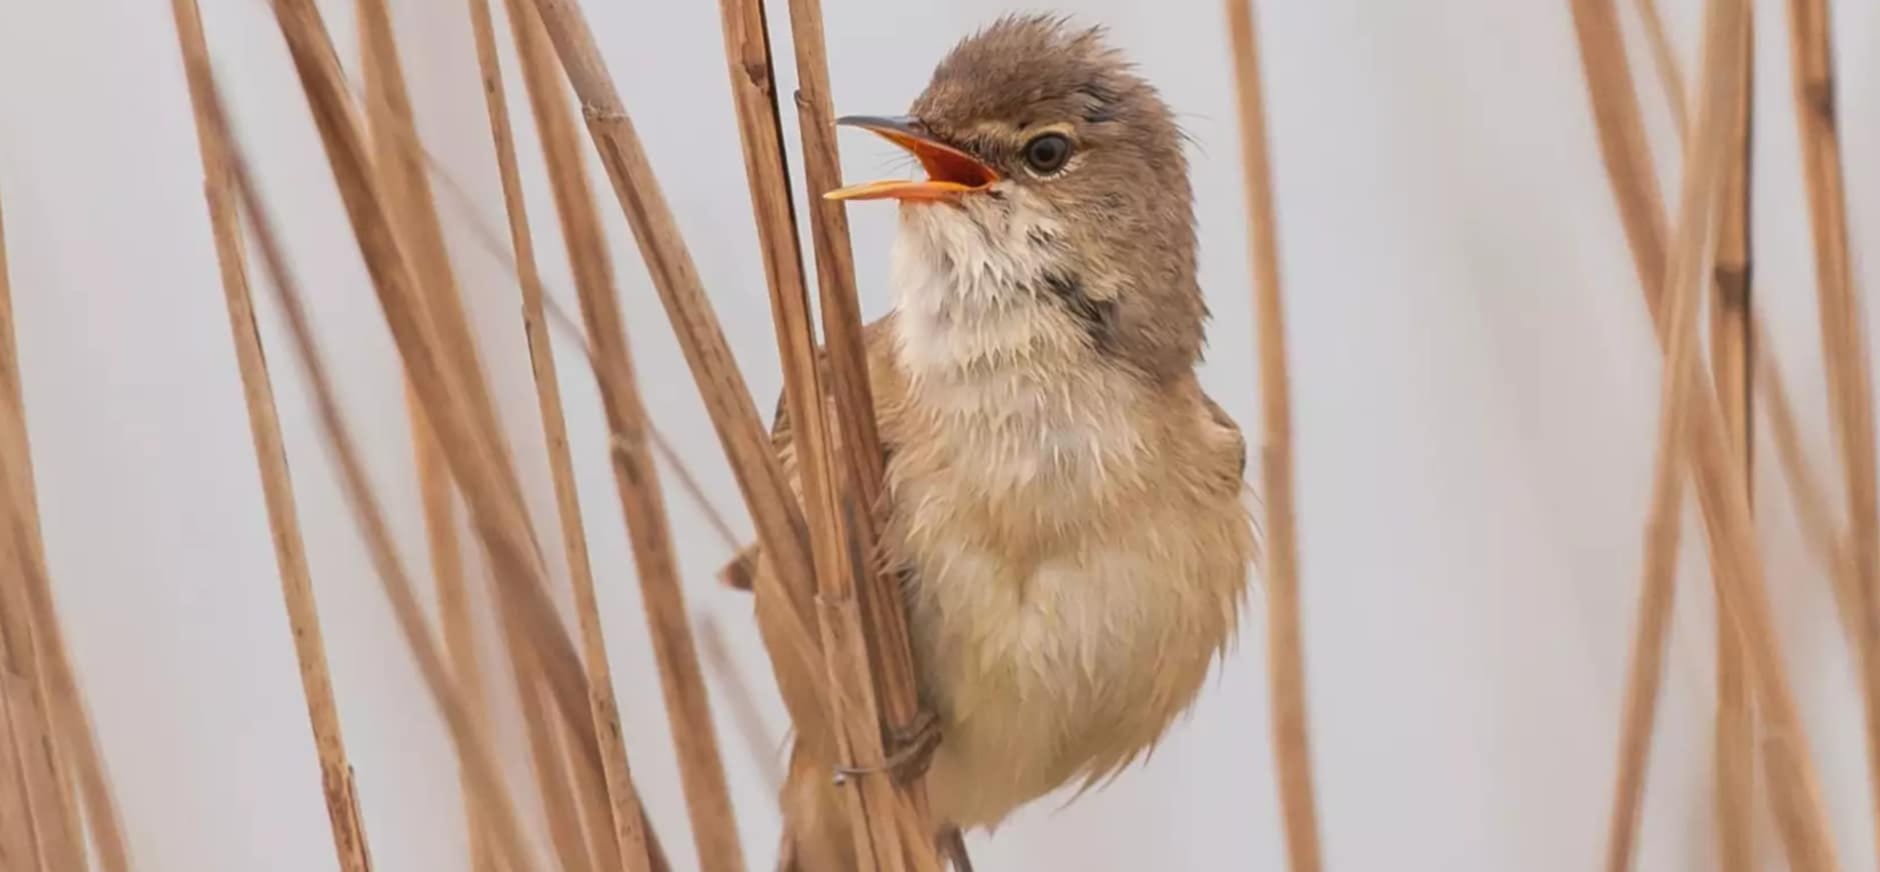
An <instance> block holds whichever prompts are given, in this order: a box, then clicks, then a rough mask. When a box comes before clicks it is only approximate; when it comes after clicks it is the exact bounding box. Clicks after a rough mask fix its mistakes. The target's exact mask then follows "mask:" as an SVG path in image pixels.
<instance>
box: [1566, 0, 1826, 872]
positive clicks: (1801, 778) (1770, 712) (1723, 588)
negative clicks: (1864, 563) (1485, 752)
mask: <svg viewBox="0 0 1880 872" xmlns="http://www.w3.org/2000/svg"><path fill="white" fill-rule="evenodd" d="M1570 4H1571V9H1572V12H1573V19H1574V25H1575V28H1576V30H1577V32H1578V36H1579V40H1578V42H1579V48H1580V53H1581V61H1582V67H1583V71H1584V73H1585V75H1586V77H1587V85H1588V91H1589V94H1590V96H1591V98H1592V105H1593V113H1594V116H1595V119H1596V121H1597V125H1596V126H1597V128H1598V133H1599V143H1600V151H1601V155H1602V157H1603V158H1604V160H1605V162H1606V169H1607V175H1608V178H1609V181H1610V182H1611V184H1612V187H1613V192H1614V196H1615V198H1616V199H1617V201H1618V204H1619V213H1620V217H1621V219H1622V222H1623V224H1624V226H1625V230H1626V236H1627V240H1628V242H1629V247H1630V249H1631V252H1632V257H1633V262H1634V265H1635V267H1637V271H1638V274H1639V282H1640V289H1641V292H1642V294H1643V296H1644V299H1645V303H1646V308H1647V310H1648V311H1649V312H1650V314H1651V316H1652V319H1653V321H1654V323H1655V324H1656V325H1657V326H1658V328H1659V329H1658V336H1659V339H1660V341H1661V342H1666V341H1667V340H1668V337H1667V335H1666V332H1665V329H1664V328H1665V327H1666V326H1667V325H1668V321H1669V319H1668V318H1666V317H1665V312H1664V309H1665V305H1664V297H1665V294H1664V289H1663V287H1662V285H1661V281H1662V277H1663V275H1664V274H1663V272H1662V270H1663V267H1664V262H1665V247H1664V225H1665V221H1664V208H1663V205H1662V202H1661V201H1660V199H1659V196H1658V190H1657V182H1656V179H1655V178H1654V177H1653V175H1652V171H1651V162H1650V155H1649V153H1648V152H1647V151H1646V147H1645V145H1646V144H1645V136H1644V131H1643V125H1642V123H1641V121H1640V118H1639V111H1638V100H1637V96H1636V94H1635V93H1634V92H1633V90H1632V87H1631V79H1630V76H1631V73H1630V68H1629V64H1628V62H1627V60H1626V57H1625V51H1624V46H1623V44H1622V42H1621V38H1620V33H1619V28H1618V20H1617V13H1616V10H1615V9H1614V8H1613V4H1612V0H1570ZM1700 382H1701V384H1699V385H1698V386H1697V389H1696V391H1695V394H1694V400H1695V402H1696V404H1697V406H1696V408H1695V409H1694V410H1693V412H1694V413H1693V415H1692V416H1691V418H1690V423H1689V433H1688V434H1687V438H1689V439H1691V440H1692V446H1691V455H1690V457H1691V459H1692V461H1693V474H1694V476H1695V479H1696V481H1695V483H1696V491H1697V495H1698V505H1699V508H1700V509H1701V510H1702V515H1703V520H1704V524H1705V534H1706V537H1707V539H1708V541H1709V544H1710V551H1711V560H1712V566H1713V572H1714V574H1715V576H1716V578H1715V581H1716V585H1717V595H1718V598H1719V600H1720V602H1722V603H1723V604H1724V605H1723V607H1724V608H1726V609H1729V610H1731V612H1732V613H1733V614H1734V615H1735V616H1736V631H1737V632H1738V633H1739V634H1740V635H1741V636H1742V638H1743V644H1744V651H1745V655H1746V657H1747V658H1748V659H1749V662H1750V670H1749V671H1750V678H1751V681H1752V687H1753V691H1754V693H1755V695H1756V698H1757V702H1758V703H1759V705H1760V707H1761V708H1760V710H1761V711H1762V712H1763V714H1764V715H1765V717H1766V719H1767V722H1768V724H1769V726H1770V729H1769V732H1768V734H1767V738H1766V740H1765V742H1764V743H1763V751H1764V761H1765V765H1766V766H1767V768H1768V771H1769V775H1770V779H1769V780H1770V786H1771V788H1772V798H1771V805H1772V807H1773V808H1774V810H1775V812H1776V822H1777V830H1778V832H1779V833H1780V834H1781V836H1782V843H1783V848H1784V850H1785V851H1786V852H1787V855H1788V858H1789V862H1790V865H1791V866H1792V867H1794V868H1796V869H1798V870H1816V869H1832V868H1834V866H1835V863H1834V858H1833V849H1832V842H1831V839H1830V836H1829V833H1828V830H1827V824H1826V820H1825V813H1824V811H1823V809H1822V806H1821V800H1820V791H1819V788H1818V786H1817V779H1816V777H1815V773H1814V765H1813V762H1812V760H1811V759H1810V757H1809V754H1808V749H1807V740H1806V734H1805V731H1804V729H1803V726H1802V723H1801V715H1800V712H1799V711H1798V709H1797V707H1796V703H1795V698H1794V695H1793V692H1792V691H1791V689H1790V688H1789V685H1788V678H1787V674H1786V672H1785V671H1784V669H1783V664H1782V658H1781V650H1780V641H1779V639H1778V638H1777V636H1776V632H1775V625H1774V619H1773V618H1772V617H1771V615H1770V608H1769V601H1768V592H1767V585H1766V584H1765V581H1764V577H1763V566H1762V558H1761V553H1760V544H1759V543H1758V541H1757V539H1756V535H1755V525H1754V519H1753V517H1752V516H1751V514H1750V508H1749V492H1748V488H1747V485H1746V482H1745V479H1744V477H1743V471H1742V469H1741V468H1740V466H1739V465H1738V464H1736V463H1735V462H1733V461H1732V459H1731V456H1730V453H1731V449H1730V446H1729V444H1728V437H1727V435H1726V434H1725V433H1724V431H1723V423H1722V419H1721V413H1720V412H1719V407H1718V404H1717V397H1716V394H1715V391H1714V389H1713V387H1712V385H1711V384H1710V382H1709V380H1708V379H1701V378H1700Z"/></svg>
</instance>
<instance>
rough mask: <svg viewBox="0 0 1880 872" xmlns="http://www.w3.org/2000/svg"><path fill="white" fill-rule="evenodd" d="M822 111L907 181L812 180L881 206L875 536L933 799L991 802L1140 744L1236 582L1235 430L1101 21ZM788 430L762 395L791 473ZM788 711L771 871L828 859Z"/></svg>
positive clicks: (1180, 241) (843, 841)
mask: <svg viewBox="0 0 1880 872" xmlns="http://www.w3.org/2000/svg"><path fill="white" fill-rule="evenodd" d="M837 123H838V124H843V125H847V126H851V127H856V128H861V129H863V130H868V131H872V132H873V133H876V134H879V135H881V136H883V137H885V138H887V139H888V140H890V141H891V142H893V143H895V144H896V145H898V146H900V147H901V148H903V149H905V150H906V151H907V152H909V153H910V154H912V156H913V157H914V158H915V159H917V160H918V161H919V163H920V165H921V166H922V168H923V169H924V170H925V175H926V176H927V178H925V179H920V180H905V179H902V180H891V181H880V182H869V183H866V184H861V185H855V186H852V187H847V188H842V189H840V190H837V191H832V192H829V193H828V194H827V195H826V196H828V197H830V198H833V199H841V200H883V199H885V200H893V201H896V202H897V203H898V204H899V211H900V226H899V230H898V233H897V235H896V236H895V239H894V243H893V249H892V256H891V268H890V282H891V285H892V289H893V291H894V293H895V294H896V306H895V308H894V310H893V312H892V313H891V314H889V315H887V316H885V317H883V318H882V319H881V320H879V321H876V322H874V323H872V324H870V325H868V327H867V329H866V341H867V346H868V356H869V359H868V364H869V367H870V378H871V382H872V386H873V392H874V401H875V415H876V420H877V422H878V425H879V429H880V433H881V438H882V443H883V449H884V451H885V452H886V458H885V469H886V486H885V490H884V494H885V496H884V499H885V500H886V501H887V503H888V505H887V506H886V507H885V515H884V517H885V522H884V523H885V527H884V531H883V534H882V547H883V552H884V553H883V555H882V556H883V558H884V559H885V560H886V561H887V564H886V565H887V566H888V567H890V568H891V569H893V570H895V571H897V572H899V573H900V574H901V577H902V578H904V579H905V581H904V587H903V590H904V595H905V599H906V605H907V610H908V616H909V621H910V628H911V631H912V641H913V648H914V656H915V662H916V666H917V669H918V674H919V678H920V682H921V686H922V689H923V692H924V694H925V699H924V700H923V703H924V705H926V706H927V707H928V708H930V710H931V711H932V713H933V715H934V719H935V724H936V726H937V732H938V741H937V745H936V746H934V747H933V748H932V750H931V754H930V756H929V758H928V759H927V760H926V761H925V763H926V770H925V771H926V776H927V789H928V794H929V797H930V802H931V807H932V810H933V814H934V818H935V820H936V822H937V825H938V826H940V827H944V828H949V829H951V830H952V831H958V830H970V829H972V828H975V827H993V826H996V825H997V824H998V823H999V822H1000V821H1001V820H1002V819H1004V818H1005V817H1006V816H1007V815H1008V814H1010V813H1011V812H1012V811H1013V810H1014V809H1016V808H1017V807H1019V806H1021V805H1023V804H1025V803H1026V802H1029V801H1031V800H1033V799H1036V798H1038V797H1040V796H1042V795H1044V794H1046V793H1049V792H1051V791H1053V790H1056V789H1058V788H1060V787H1063V786H1066V785H1071V784H1078V785H1082V786H1086V787H1087V786H1089V785H1090V784H1092V783H1095V782H1097V781H1100V780H1102V779H1104V778H1106V777H1107V776H1109V775H1112V774H1114V773H1116V772H1117V771H1119V770H1121V769H1122V768H1123V767H1125V766H1127V765H1128V764H1129V763H1130V762H1131V761H1133V760H1135V759H1137V758H1138V757H1139V756H1140V755H1142V754H1143V753H1144V752H1145V751H1146V750H1147V749H1149V748H1151V747H1152V746H1153V745H1154V744H1155V743H1156V741H1157V740H1158V739H1159V738H1160V737H1161V736H1162V735H1163V733H1164V731H1165V730H1167V728H1168V727H1169V725H1170V723H1171V722H1172V721H1173V720H1174V719H1175V718H1176V717H1177V716H1178V715H1179V714H1180V713H1181V712H1183V711H1184V710H1185V709H1187V708H1188V706H1189V704H1190V703H1191V702H1192V701H1193V700H1194V698H1195V696H1196V693H1197V692H1198V690H1199V689H1200V687H1201V685H1202V682H1203V680H1204V678H1205V677H1206V675H1207V674H1208V672H1209V670H1210V668H1211V666H1212V663H1213V660H1214V658H1215V657H1216V655H1217V654H1218V653H1219V652H1220V651H1221V650H1222V648H1223V647H1224V646H1225V645H1226V643H1227V642H1228V641H1229V639H1230V638H1231V637H1232V635H1233V634H1234V631H1235V627H1236V622H1237V618H1238V612H1239V609H1240V604H1241V602H1242V600H1243V598H1244V594H1245V591H1246V589H1247V586H1248V579H1249V574H1250V572H1251V569H1250V566H1251V564H1252V562H1253V561H1254V559H1255V557H1256V551H1257V539H1256V535H1255V525H1254V522H1253V519H1252V515H1251V513H1250V510H1249V507H1248V505H1247V503H1246V501H1245V495H1244V485H1243V475H1244V472H1245V467H1246V446H1245V442H1244V441H1243V439H1242V437H1241V433H1240V430H1239V428H1238V427H1237V426H1235V424H1234V422H1233V421H1232V420H1231V419H1230V418H1229V417H1228V416H1227V415H1226V414H1225V413H1224V412H1223V411H1222V409H1221V407H1220V406H1219V405H1217V404H1216V403H1215V402H1214V401H1213V400H1212V399H1210V398H1209V397H1208V395H1207V394H1206V393H1204V392H1203V391H1202V389H1201V386H1200V385H1199V384H1198V383H1197V381H1196V378H1195V366H1196V364H1197V363H1198V362H1199V361H1200V359H1201V354H1202V346H1203V344H1204V335H1203V334H1204V322H1205V321H1206V320H1207V317H1208V309H1207V306H1206V305H1205V303H1204V302H1203V299H1202V294H1201V288H1200V286H1199V284H1198V283H1197V281H1196V274H1195V247H1196V243H1195V218H1194V209H1193V192H1192V190H1191V189H1190V187H1189V182H1188V163H1187V159H1186V158H1185V157H1184V155H1183V145H1184V141H1185V139H1184V136H1183V134H1182V132H1181V130H1180V128H1179V127H1178V126H1177V124H1176V122H1175V118H1174V115H1173V113H1172V112H1171V111H1170V109H1169V107H1168V105H1167V104H1166V103H1164V102H1163V100H1162V98H1161V97H1160V95H1158V93H1157V92H1156V90H1155V89H1154V88H1153V87H1152V86H1151V85H1150V84H1149V83H1148V82H1146V81H1144V80H1143V78H1142V77H1141V76H1140V75H1138V74H1137V73H1136V72H1135V71H1134V68H1133V66H1132V65H1131V64H1130V63H1129V62H1128V61H1127V60H1126V59H1125V58H1124V56H1123V55H1122V54H1121V53H1120V52H1119V51H1118V50H1116V49H1115V48H1113V47H1112V46H1110V45H1109V44H1108V43H1107V42H1106V39H1105V34H1104V32H1103V31H1102V30H1101V29H1100V28H1086V27H1081V26H1075V25H1073V24H1071V23H1070V22H1068V21H1067V20H1066V19H1063V18H1059V17H1040V16H1027V17H1010V18H1004V19H1001V20H999V21H997V22H996V23H994V24H992V25H990V26H988V27H986V28H985V29H983V30H981V31H979V32H978V33H976V34H974V35H972V36H970V37H968V38H967V39H965V40H964V41H962V42H960V43H959V44H958V45H957V46H956V47H954V48H953V50H952V51H951V52H950V53H949V54H948V55H947V56H946V57H945V59H943V60H942V61H941V62H940V64H939V66H938V67H937V68H936V69H935V71H934V73H933V78H932V80H931V82H930V83H929V84H928V85H927V87H926V89H925V91H923V92H922V93H921V94H920V96H919V97H918V98H917V99H916V100H915V101H914V103H913V106H912V108H911V111H910V113H909V114H908V115H906V116H902V117H893V118H888V117H848V118H843V119H840V120H839V121H838V122H837ZM791 432H792V430H791V425H790V421H789V420H788V416H787V415H786V414H785V413H784V412H783V410H782V409H779V412H778V419H777V423H776V425H775V428H774V430H773V444H774V446H775V448H776V450H777V451H778V452H779V455H780V459H781V461H782V463H783V465H784V467H785V468H786V471H788V472H789V474H790V475H791V476H793V477H794V476H795V475H796V469H795V452H794V446H793V444H792V440H791ZM758 565H759V567H760V568H759V570H758V571H766V570H764V569H763V568H762V563H761V560H760V561H759V563H758ZM761 611H762V610H760V623H761V622H762V621H761ZM767 632H768V631H767ZM780 678H781V676H780ZM793 717H795V718H796V720H797V724H796V727H797V736H796V744H795V747H794V749H793V755H792V761H791V766H790V775H789V780H788V782H787V784H786V785H785V786H784V789H783V805H784V816H785V836H784V855H785V857H786V862H787V863H789V864H791V865H789V866H787V868H793V869H798V870H802V872H843V870H848V869H852V868H854V866H855V860H854V857H853V853H852V852H853V850H854V848H853V843H852V839H851V834H850V832H849V831H848V829H847V827H848V825H849V824H848V819H847V817H846V812H845V808H844V806H843V804H842V802H841V799H840V796H839V795H838V794H837V792H836V791H837V790H838V787H837V786H836V785H835V783H834V782H835V780H836V779H835V777H834V776H835V774H836V772H837V771H838V767H839V766H840V765H841V764H842V762H843V761H841V760H840V759H839V757H838V755H837V752H836V750H835V745H834V739H833V737H832V736H831V735H829V734H828V725H827V720H826V715H823V714H821V713H814V712H807V713H806V712H793ZM806 722H807V723H806Z"/></svg>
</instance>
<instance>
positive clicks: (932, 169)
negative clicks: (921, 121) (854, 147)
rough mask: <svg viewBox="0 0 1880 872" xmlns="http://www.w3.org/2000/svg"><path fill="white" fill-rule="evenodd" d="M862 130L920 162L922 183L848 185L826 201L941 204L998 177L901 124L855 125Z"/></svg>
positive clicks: (974, 160) (966, 156) (887, 181)
mask: <svg viewBox="0 0 1880 872" xmlns="http://www.w3.org/2000/svg"><path fill="white" fill-rule="evenodd" d="M855 126H858V127H862V128H863V129H866V130H868V131H870V132H872V133H874V134H876V135H878V136H880V137H882V138H883V139H886V140H888V141H889V142H892V143H894V144H895V145H898V146H900V147H902V148H904V149H907V151H908V153H910V154H912V155H914V158H915V159H916V160H918V161H920V166H921V169H923V170H925V171H926V173H927V178H926V179H925V180H915V179H883V180H880V181H874V182H863V183H861V184H859V185H849V186H848V187H844V188H838V189H836V190H833V191H830V192H829V193H827V194H824V195H823V197H825V198H827V199H830V200H904V201H905V200H943V199H948V198H951V197H954V196H957V195H960V194H965V193H970V192H973V191H983V190H985V189H987V188H990V187H991V186H992V185H993V183H995V182H997V181H999V174H998V173H997V172H995V171H994V170H993V169H992V168H991V167H989V166H986V165H985V164H984V163H982V162H981V161H980V160H979V159H978V158H975V157H973V156H972V155H970V154H967V153H966V152H963V151H961V150H959V149H957V148H954V147H953V146H950V145H947V144H946V143H943V142H940V141H938V140H935V139H933V138H931V137H927V136H922V135H920V134H918V133H915V132H914V131H913V130H911V129H908V127H907V126H905V125H902V124H888V123H879V122H874V121H873V120H870V121H859V120H858V121H857V122H855Z"/></svg>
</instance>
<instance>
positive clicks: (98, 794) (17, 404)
mask: <svg viewBox="0 0 1880 872" xmlns="http://www.w3.org/2000/svg"><path fill="white" fill-rule="evenodd" d="M4 232H5V228H4V226H0V234H4ZM4 248H5V245H4V243H3V242H0V466H11V467H12V468H13V469H14V470H16V472H15V474H14V475H13V476H11V485H10V486H9V487H8V488H7V490H6V491H5V495H6V499H5V501H4V502H3V503H0V509H5V510H7V511H9V512H10V513H11V514H12V516H13V523H14V524H17V525H18V530H17V531H16V532H17V536H15V537H12V538H10V539H8V540H7V541H8V543H10V547H14V548H17V549H18V550H17V551H16V552H15V553H14V555H13V559H14V561H15V562H16V563H17V564H18V567H17V571H16V572H13V573H9V574H7V575H6V576H0V578H10V579H11V581H12V584H6V585H4V587H7V588H12V590H11V591H5V590H0V595H4V599H0V602H4V603H5V605H6V608H4V609H0V612H5V613H7V614H9V615H11V616H12V617H11V618H5V620H6V621H8V622H10V623H11V626H9V627H7V628H6V629H7V633H6V635H7V638H8V639H9V640H13V641H14V642H15V643H16V644H17V645H18V651H16V652H12V653H13V655H14V658H15V662H16V663H17V662H20V661H19V659H18V658H19V654H20V653H21V652H30V653H29V654H28V659H27V660H26V661H25V663H26V664H29V665H30V667H31V670H32V671H30V672H24V673H22V676H21V677H23V678H26V679H27V680H29V681H30V682H31V686H32V687H33V694H34V696H35V702H36V703H37V707H38V710H39V712H40V713H41V714H40V716H41V718H42V719H43V723H44V724H45V733H46V735H47V737H48V738H49V740H50V742H51V744H50V745H49V746H48V747H49V749H50V750H49V753H48V757H49V758H50V759H49V761H48V762H49V764H50V766H51V772H50V782H51V785H52V786H53V788H54V789H53V791H52V793H53V796H52V797H50V802H48V803H47V805H46V810H48V811H54V813H53V814H49V815H46V817H48V818H51V820H48V821H46V823H47V825H48V826H47V832H46V833H44V834H42V836H49V837H50V838H51V841H46V842H43V844H45V845H47V846H48V847H50V848H51V849H52V851H53V853H52V854H51V856H53V857H54V858H56V859H58V860H60V862H64V863H69V864H70V865H69V866H67V867H63V868H73V869H82V868H84V863H85V857H86V852H85V846H84V842H83V839H82V838H81V837H80V836H79V834H78V823H79V819H80V816H81V812H82V817H83V819H84V822H85V823H86V824H88V825H89V832H90V835H91V848H92V857H93V859H95V860H96V861H97V864H98V866H99V867H101V868H103V869H104V870H105V872H125V870H128V869H129V868H130V857H129V854H128V852H127V850H126V848H125V845H124V835H123V833H124V825H123V823H122V821H121V820H120V818H119V816H118V809H117V801H116V799H115V798H114V797H113V796H112V794H111V785H110V783H109V781H108V779H107V777H106V773H105V769H104V758H103V754H102V753H101V752H100V751H99V749H98V737H97V734H96V733H95V732H94V731H93V730H92V726H91V715H90V713H89V712H88V711H87V710H86V707H85V700H84V696H83V695H82V694H81V693H80V692H79V689H78V678H77V676H76V675H74V673H73V671H72V662H71V659H70V656H69V655H68V654H67V651H66V645H65V634H64V630H63V629H62V628H61V626H60V624H59V615H58V609H57V607H56V605H55V604H54V602H53V598H52V582H51V579H50V576H49V573H48V570H47V565H46V546H45V540H44V539H43V538H42V537H41V534H40V526H39V509H38V503H39V498H38V495H37V494H36V493H35V489H34V483H33V474H32V468H33V466H32V452H31V448H30V446H29V444H28V442H29V440H28V439H27V434H26V404H25V397H24V394H23V393H22V389H21V384H20V368H19V350H18V347H17V346H16V344H15V343H16V341H17V337H16V335H15V333H14V325H13V301H12V292H11V288H10V287H8V284H7V279H6V278H5V276H6V272H7V265H6V257H5V252H4ZM0 538H5V537H0ZM8 547H9V544H0V557H3V556H4V555H5V554H6V551H7V548H8ZM22 605H23V606H24V608H21V606H22ZM16 631H17V632H18V635H17V636H16V635H14V633H15V632H16ZM61 755H62V758H61ZM81 803H82V805H81Z"/></svg>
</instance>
